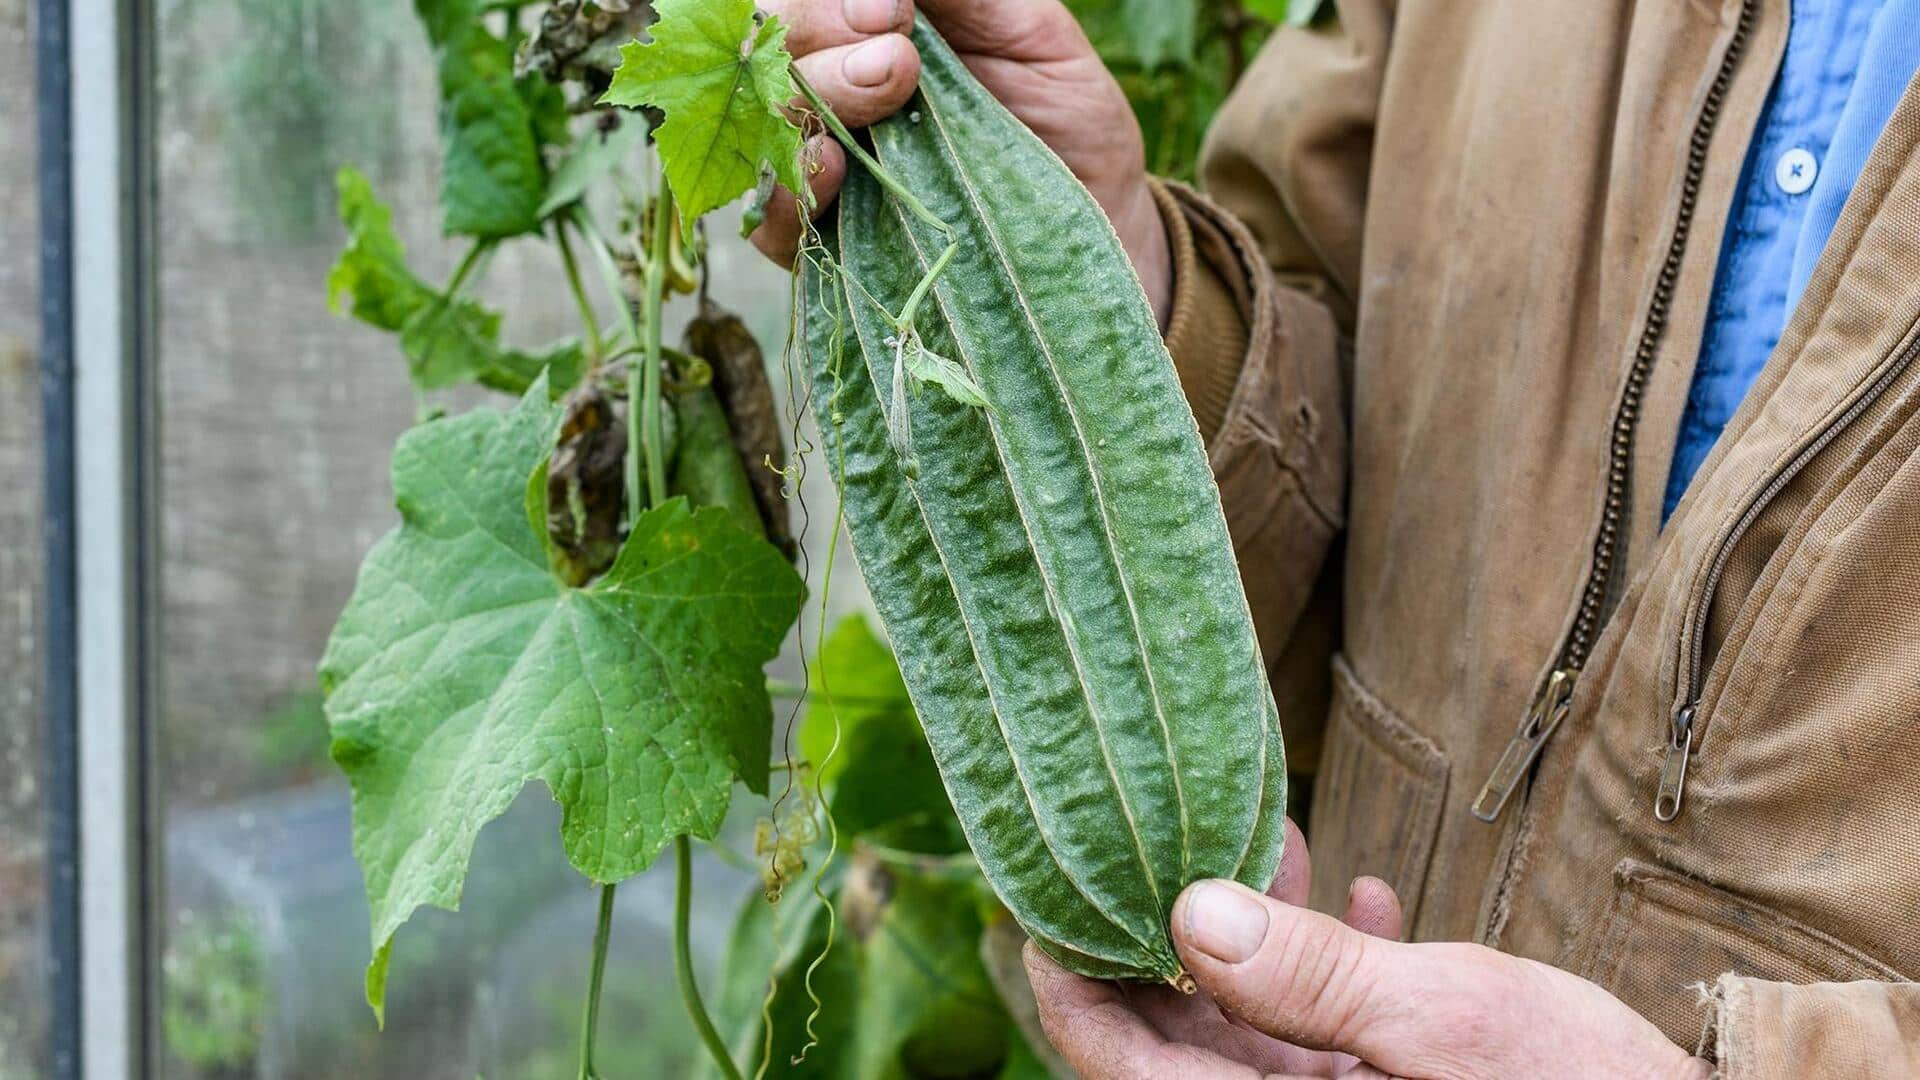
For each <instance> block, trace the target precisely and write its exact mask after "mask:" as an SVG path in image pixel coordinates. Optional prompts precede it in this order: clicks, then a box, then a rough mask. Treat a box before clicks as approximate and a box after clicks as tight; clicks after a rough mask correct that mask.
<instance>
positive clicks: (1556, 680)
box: [1473, 667, 1580, 822]
mask: <svg viewBox="0 0 1920 1080" xmlns="http://www.w3.org/2000/svg"><path fill="white" fill-rule="evenodd" d="M1579 677H1580V669H1579V668H1570V667H1569V668H1557V669H1555V671H1554V673H1553V674H1552V675H1551V676H1549V677H1548V678H1547V685H1546V688H1545V689H1543V690H1542V691H1541V692H1540V696H1539V697H1537V698H1534V699H1533V705H1532V706H1530V707H1529V708H1528V709H1527V718H1526V721H1525V722H1523V723H1522V724H1521V725H1520V730H1519V731H1517V732H1514V735H1513V738H1512V739H1510V740H1508V741H1507V748H1506V749H1505V750H1504V751H1502V752H1501V754H1500V760H1499V762H1497V763H1496V764H1495V765H1494V767H1493V775H1491V776H1489V777H1487V782H1486V783H1485V784H1483V785H1481V787H1480V795H1479V797H1477V798H1475V799H1474V800H1473V816H1474V817H1477V818H1479V819H1480V820H1481V821H1487V822H1491V821H1493V820H1494V819H1495V818H1497V817H1499V816H1500V811H1501V810H1502V809H1503V808H1505V807H1506V805H1507V800H1509V799H1511V798H1513V793H1514V791H1515V790H1517V789H1518V788H1519V787H1520V782H1521V781H1522V780H1524V779H1526V776H1527V770H1528V769H1530V768H1532V767H1533V763H1534V761H1535V760H1536V759H1538V758H1539V757H1540V749H1541V748H1542V747H1544V746H1545V745H1546V744H1547V740H1548V739H1549V738H1551V737H1552V736H1553V732H1554V729H1555V728H1558V727H1559V726H1560V721H1562V720H1565V719H1566V718H1567V709H1568V707H1569V706H1570V705H1571V704H1572V702H1573V684H1574V681H1575V680H1577V679H1578V678H1579Z"/></svg>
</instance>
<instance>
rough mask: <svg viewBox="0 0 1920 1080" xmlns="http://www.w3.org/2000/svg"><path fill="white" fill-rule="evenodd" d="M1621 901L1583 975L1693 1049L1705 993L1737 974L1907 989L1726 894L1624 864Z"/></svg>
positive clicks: (1826, 940) (1887, 971)
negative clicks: (1870, 981) (1869, 982)
mask: <svg viewBox="0 0 1920 1080" xmlns="http://www.w3.org/2000/svg"><path fill="white" fill-rule="evenodd" d="M1613 881H1614V894H1613V902H1612V903H1611V904H1610V905H1609V906H1608V909H1607V914H1606V917H1605V918H1604V919H1602V920H1601V921H1600V924H1599V928H1598V930H1597V932H1596V934H1595V937H1594V941H1593V945H1592V947H1591V948H1590V949H1589V950H1588V959H1587V962H1586V964H1585V966H1584V968H1583V970H1582V971H1581V974H1582V975H1584V976H1586V977H1587V978H1588V979H1591V980H1592V981H1594V982H1596V983H1598V984H1600V986H1602V987H1603V988H1605V989H1606V990H1608V991H1609V992H1611V993H1612V994H1613V995H1614V996H1615V997H1617V998H1619V999H1620V1000H1621V1001H1624V1002H1626V1003H1627V1005H1629V1006H1631V1007H1632V1008H1633V1010H1634V1011H1635V1012H1638V1013H1639V1014H1641V1015H1642V1016H1645V1017H1646V1018H1647V1019H1649V1020H1651V1021H1653V1022H1654V1024H1656V1025H1657V1026H1658V1027H1659V1028H1660V1030H1661V1031H1663V1032H1665V1033H1666V1035H1667V1037H1668V1038H1670V1039H1672V1040H1674V1041H1675V1042H1677V1043H1679V1044H1680V1045H1681V1046H1686V1047H1692V1046H1694V1045H1695V1044H1696V1043H1697V1042H1698V1041H1699V1039H1700V1035H1701V1032H1702V1030H1703V1028H1704V1026H1705V1024H1706V1021H1707V1018H1708V1009H1707V1007H1706V1005H1705V1004H1703V1000H1704V998H1703V995H1704V994H1705V992H1706V989H1707V988H1708V987H1711V986H1712V985H1713V982H1714V980H1715V979H1717V978H1718V977H1719V976H1721V975H1722V974H1725V973H1727V972H1732V973H1735V974H1738V975H1746V976H1751V977H1754V978H1760V979H1767V980H1770V981H1774V982H1787V983H1803V984H1804V983H1817V982H1851V981H1853V980H1855V979H1875V980H1880V981H1894V982H1898V981H1901V976H1900V974H1899V973H1898V972H1897V971H1895V970H1894V969H1893V968H1890V967H1888V966H1887V965H1886V964H1883V963H1881V962H1880V961H1878V960H1875V959H1874V958H1873V957H1871V956H1868V955H1867V954H1865V953H1863V952H1861V951H1860V950H1858V949H1855V948H1854V947H1852V946H1850V945H1848V944H1846V943H1845V942H1842V941H1840V940H1839V939H1837V938H1834V937H1832V936H1831V935H1828V934H1825V933H1822V932H1821V931H1819V930H1815V929H1813V928H1812V927H1810V926H1807V925H1805V924H1803V923H1801V922H1798V921H1796V920H1794V919H1792V918H1790V917H1788V916H1786V915H1783V914H1781V913H1780V912H1777V911H1774V910H1773V909H1771V908H1768V907H1765V906H1763V905H1760V904H1756V903H1753V902H1752V901H1749V900H1746V899H1743V898H1741V897H1739V896H1736V895H1734V894H1733V893H1730V892H1727V891H1726V890H1724V889H1719V888H1715V887H1714V886H1712V885H1708V884H1706V883H1704V882H1700V881H1695V880H1693V879H1692V878H1689V877H1686V876H1684V875H1681V874H1677V873H1675V872H1673V871H1671V870H1667V869H1664V868H1662V867H1658V866H1652V865H1649V864H1647V863H1643V862H1640V861H1639V860H1637V859H1623V860H1621V862H1620V863H1619V865H1617V866H1615V867H1614V870H1613Z"/></svg>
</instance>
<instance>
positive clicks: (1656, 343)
mask: <svg viewBox="0 0 1920 1080" xmlns="http://www.w3.org/2000/svg"><path fill="white" fill-rule="evenodd" d="M1759 6H1760V0H1741V4H1740V17H1739V21H1738V22H1737V23H1736V24H1735V26H1734V29H1733V37H1732V38H1731V39H1730V40H1729V41H1728V42H1727V51H1726V53H1725V55H1723V56H1722V57H1721V58H1720V67H1719V70H1718V71H1716V72H1715V73H1714V77H1713V85H1712V86H1711V87H1709V88H1708V90H1707V96H1706V100H1705V101H1704V102H1702V103H1701V106H1700V112H1699V115H1698V116H1696V117H1695V119H1694V124H1693V136H1692V138H1690V139H1689V140H1688V143H1687V167H1686V174H1685V177H1684V179H1683V181H1682V184H1681V189H1680V211H1679V214H1678V215H1677V216H1676V217H1675V218H1674V223H1673V233H1672V235H1671V236H1670V237H1669V238H1668V241H1667V257H1666V262H1665V263H1664V264H1662V265H1661V267H1660V277H1659V280H1658V281H1656V282H1655V284H1654V288H1653V299H1652V302H1651V303H1649V304H1648V306H1647V318H1646V322H1645V323H1644V324H1643V325H1642V327H1641V330H1640V341H1639V344H1638V345H1637V346H1636V347H1635V349H1634V353H1633V367H1632V368H1631V369H1630V370H1629V371H1628V372H1627V382H1626V386H1625V387H1624V388H1623V389H1622V391H1621V393H1620V405H1619V408H1618V409H1617V410H1615V412H1614V414H1613V437H1612V445H1611V446H1610V447H1609V449H1608V456H1607V494H1606V499H1605V501H1604V502H1603V503H1602V504H1601V510H1600V533H1599V535H1598V536H1596V537H1595V538H1594V542H1593V558H1592V561H1591V562H1590V563H1589V564H1588V567H1587V582H1586V586H1585V587H1584V588H1583V589H1582V590H1581V593H1580V608H1579V611H1578V613H1577V614H1576V615H1575V616H1574V620H1573V627H1572V628H1571V629H1570V630H1569V631H1568V632H1567V636H1566V638H1565V639H1564V640H1563V641H1562V642H1561V644H1560V650H1559V652H1558V654H1557V659H1556V661H1555V663H1554V666H1553V670H1552V671H1551V672H1550V673H1549V674H1548V676H1547V678H1546V680H1545V681H1544V682H1543V683H1542V684H1541V686H1540V689H1539V691H1538V692H1537V693H1536V694H1535V695H1534V698H1533V702H1532V704H1531V705H1530V706H1529V707H1528V709H1527V715H1526V717H1525V718H1524V719H1523V720H1522V721H1521V723H1520V729H1519V730H1518V731H1516V732H1515V733H1514V735H1513V738H1512V739H1510V740H1508V742H1507V746H1506V749H1505V750H1504V751H1502V753H1501V754H1500V760H1499V761H1498V762H1497V763H1496V764H1495V765H1494V768H1493V773H1492V774H1491V775H1490V776H1488V777H1487V782H1486V783H1485V784H1483V785H1481V787H1480V794H1479V795H1478V797H1476V798H1475V799H1474V801H1473V816H1474V817H1476V818H1479V819H1480V820H1481V821H1487V822H1491V821H1494V820H1495V819H1497V818H1498V817H1499V816H1500V811H1501V810H1502V809H1504V808H1505V807H1506V805H1507V803H1508V802H1509V801H1511V799H1512V798H1513V794H1514V792H1515V791H1517V790H1519V788H1520V786H1521V785H1522V784H1523V783H1524V782H1525V781H1526V779H1527V777H1528V776H1529V775H1531V773H1532V771H1533V766H1534V763H1535V762H1537V761H1538V760H1539V759H1540V752H1541V750H1543V749H1544V748H1545V747H1546V745H1547V740H1548V739H1551V738H1552V737H1553V733H1554V732H1555V731H1556V730H1558V729H1559V727H1560V722H1561V721H1563V720H1565V719H1566V718H1567V710H1568V708H1569V706H1570V704H1571V702H1572V700H1573V690H1574V686H1575V685H1576V684H1577V683H1578V681H1579V678H1580V669H1581V668H1582V667H1583V666H1584V665H1585V664H1586V662H1587V658H1588V656H1589V655H1590V654H1591V652H1592V650H1593V642H1594V638H1595V637H1596V636H1597V635H1598V634H1599V631H1600V627H1601V625H1602V624H1603V623H1604V622H1605V621H1606V617H1607V615H1608V614H1610V611H1609V610H1608V609H1609V603H1610V599H1611V598H1612V597H1613V596H1614V594H1615V590H1614V578H1615V577H1616V576H1617V574H1618V573H1619V566H1618V560H1617V558H1616V556H1617V554H1618V551H1619V538H1620V534H1621V532H1622V531H1623V530H1624V529H1625V528H1626V526H1627V523H1628V518H1629V514H1630V511H1631V506H1630V505H1629V499H1630V495H1631V492H1630V487H1631V483H1632V468H1633V441H1634V436H1635V435H1636V434H1637V433H1638V430H1639V426H1640V405H1641V399H1642V398H1643V397H1645V395H1646V390H1647V379H1648V378H1649V376H1651V375H1652V373H1653V364H1654V360H1655V358H1656V357H1657V356H1658V355H1659V352H1660V340H1661V338H1662V337H1663V336H1664V335H1665V334H1666V331H1667V322H1668V319H1669V317H1670V316H1671V314H1672V310H1673V293H1674V288H1675V286H1676V285H1677V284H1678V282H1679V278H1680V264H1681V262H1682V261H1683V260H1684V258H1685V256H1686V252H1687V239H1688V237H1689V235H1690V234H1691V233H1692V232H1693V213H1694V208H1695V206H1696V205H1697V204H1698V202H1699V199H1700V185H1701V181H1702V179H1703V177H1704V176H1705V174H1706V169H1707V148H1708V146H1709V145H1710V144H1711V143H1712V142H1713V131H1714V128H1715V126H1717V125H1718V124H1719V122H1720V108H1721V105H1722V104H1723V103H1724V102H1725V100H1726V96H1727V88H1728V87H1729V86H1731V85H1732V83H1733V73H1734V69H1735V68H1736V67H1738V66H1739V63H1740V58H1741V56H1742V55H1744V54H1745V53H1746V50H1747V39H1748V38H1749V37H1750V36H1751V35H1752V32H1753V22H1754V18H1755V15H1756V13H1757V11H1758V9H1759Z"/></svg>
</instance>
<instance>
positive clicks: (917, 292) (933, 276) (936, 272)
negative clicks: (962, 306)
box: [894, 242, 960, 333]
mask: <svg viewBox="0 0 1920 1080" xmlns="http://www.w3.org/2000/svg"><path fill="white" fill-rule="evenodd" d="M959 250H960V245H959V243H958V242H949V243H948V244H947V250H945V251H943V252H941V253H940V257H939V258H938V259H935V260H934V261H933V268H932V269H930V270H928V271H927V272H926V275H925V276H924V277H922V278H921V279H920V282H919V284H917V285H915V286H914V287H913V292H912V293H911V294H910V295H909V296H908V297H907V306H905V307H903V308H901V309H900V318H899V320H898V322H897V323H896V324H895V326H894V329H896V330H899V331H901V332H902V333H904V332H906V331H908V330H911V329H913V317H914V315H915V314H916V313H918V312H919V310H920V301H922V300H924V299H926V298H927V291H928V290H929V289H931V288H933V283H934V282H936V281H938V280H940V275H941V274H942V273H944V272H946V269H947V264H948V263H950V262H952V261H953V256H954V254H955V253H956V252H958V251H959Z"/></svg>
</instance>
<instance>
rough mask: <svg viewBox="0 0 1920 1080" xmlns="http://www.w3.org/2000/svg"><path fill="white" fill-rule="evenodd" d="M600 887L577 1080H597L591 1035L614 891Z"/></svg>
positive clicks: (596, 1021)
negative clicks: (598, 914)
mask: <svg viewBox="0 0 1920 1080" xmlns="http://www.w3.org/2000/svg"><path fill="white" fill-rule="evenodd" d="M617 887H618V886H615V885H602V886H601V887H600V917H599V921H598V922H597V923H595V925H594V930H593V966H592V967H591V968H590V969H589V970H588V974H587V1004H586V1009H585V1013H584V1015H583V1016H582V1017H581V1018H580V1080H597V1078H598V1074H597V1073H595V1072H594V1071H593V1035H594V1029H595V1028H596V1027H598V1026H599V1023H600V987H601V984H602V983H603V982H604V981H605V979H606V974H607V939H608V938H609V937H611V936H612V933H613V890H614V889H615V888H617Z"/></svg>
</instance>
